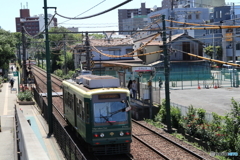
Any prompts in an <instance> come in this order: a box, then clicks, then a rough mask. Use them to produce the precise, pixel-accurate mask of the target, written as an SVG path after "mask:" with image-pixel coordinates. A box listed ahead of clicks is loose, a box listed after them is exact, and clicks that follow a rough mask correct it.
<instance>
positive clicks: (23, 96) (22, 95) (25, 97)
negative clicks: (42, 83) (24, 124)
mask: <svg viewBox="0 0 240 160" xmlns="http://www.w3.org/2000/svg"><path fill="white" fill-rule="evenodd" d="M17 97H18V99H19V100H20V101H31V100H32V94H31V92H30V91H25V92H19V93H18V95H17Z"/></svg>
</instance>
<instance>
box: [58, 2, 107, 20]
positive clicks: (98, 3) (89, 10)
mask: <svg viewBox="0 0 240 160" xmlns="http://www.w3.org/2000/svg"><path fill="white" fill-rule="evenodd" d="M104 1H106V0H103V1H102V2H100V3H98V4H97V5H95V6H93V7H91V8H90V9H88V10H86V11H84V12H83V13H81V14H79V15H77V16H75V18H76V17H78V16H81V15H83V14H84V13H86V12H88V11H90V10H92V9H93V8H95V7H97V6H99V5H100V4H102V3H103V2H104ZM67 21H70V20H66V21H64V22H61V23H59V24H62V23H65V22H67Z"/></svg>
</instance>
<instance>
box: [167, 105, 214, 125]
mask: <svg viewBox="0 0 240 160" xmlns="http://www.w3.org/2000/svg"><path fill="white" fill-rule="evenodd" d="M171 106H173V107H176V108H178V109H179V110H180V111H181V115H182V116H187V113H188V108H189V107H186V106H182V105H179V104H176V103H172V102H171ZM205 120H206V121H208V122H211V121H212V120H213V116H212V114H211V113H207V112H206V113H205Z"/></svg>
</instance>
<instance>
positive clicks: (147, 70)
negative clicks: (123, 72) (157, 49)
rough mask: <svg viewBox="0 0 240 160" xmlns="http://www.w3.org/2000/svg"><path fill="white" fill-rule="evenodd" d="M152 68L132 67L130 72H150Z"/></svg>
mask: <svg viewBox="0 0 240 160" xmlns="http://www.w3.org/2000/svg"><path fill="white" fill-rule="evenodd" d="M151 71H153V69H152V67H132V72H151Z"/></svg>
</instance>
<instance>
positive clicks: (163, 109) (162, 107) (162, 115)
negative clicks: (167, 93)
mask: <svg viewBox="0 0 240 160" xmlns="http://www.w3.org/2000/svg"><path fill="white" fill-rule="evenodd" d="M165 106H166V101H165V100H163V101H162V105H160V106H159V107H160V110H159V112H158V114H157V115H156V116H155V118H154V120H155V121H156V122H162V123H166V116H167V112H166V107H165Z"/></svg>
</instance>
